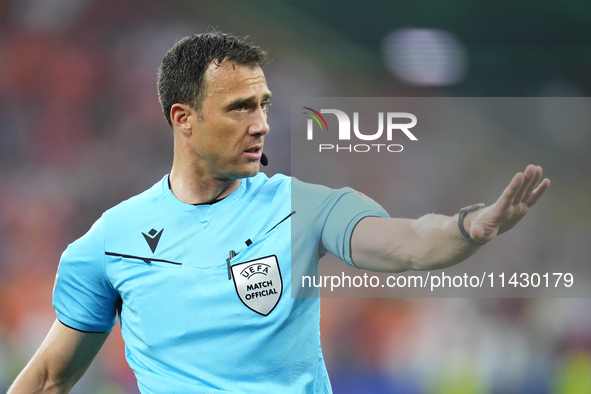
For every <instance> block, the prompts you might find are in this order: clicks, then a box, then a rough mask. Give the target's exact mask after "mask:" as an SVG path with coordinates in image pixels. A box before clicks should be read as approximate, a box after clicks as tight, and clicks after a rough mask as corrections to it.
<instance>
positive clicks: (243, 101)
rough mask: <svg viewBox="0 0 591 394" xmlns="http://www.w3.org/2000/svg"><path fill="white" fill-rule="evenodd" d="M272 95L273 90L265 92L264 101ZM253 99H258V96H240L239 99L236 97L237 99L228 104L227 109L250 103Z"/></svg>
mask: <svg viewBox="0 0 591 394" xmlns="http://www.w3.org/2000/svg"><path fill="white" fill-rule="evenodd" d="M271 96H272V93H271V92H269V93H265V94H264V95H263V101H268V100H270V99H271ZM253 101H256V96H250V97H247V98H239V99H236V100H234V101H232V102H230V103H229V104H228V105H226V108H227V109H232V108H235V107H238V106H240V105H243V104H250V103H252V102H253Z"/></svg>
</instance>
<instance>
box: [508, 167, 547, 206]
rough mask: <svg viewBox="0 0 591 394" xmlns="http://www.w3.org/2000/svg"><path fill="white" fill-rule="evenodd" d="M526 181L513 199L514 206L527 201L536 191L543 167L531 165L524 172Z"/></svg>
mask: <svg viewBox="0 0 591 394" xmlns="http://www.w3.org/2000/svg"><path fill="white" fill-rule="evenodd" d="M524 176H525V181H524V182H523V185H521V188H520V189H519V191H518V192H517V194H516V195H515V198H514V199H513V205H515V204H520V203H521V202H524V201H527V200H528V199H529V197H530V195H531V192H532V191H533V190H534V188H535V187H536V185H537V184H538V181H539V180H540V177H541V176H542V167H538V166H534V165H533V164H530V165H528V166H527V168H526V169H525V171H524Z"/></svg>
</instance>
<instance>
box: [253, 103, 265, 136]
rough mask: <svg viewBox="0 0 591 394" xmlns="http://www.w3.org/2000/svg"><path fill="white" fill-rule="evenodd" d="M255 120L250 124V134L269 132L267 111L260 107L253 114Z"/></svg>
mask: <svg viewBox="0 0 591 394" xmlns="http://www.w3.org/2000/svg"><path fill="white" fill-rule="evenodd" d="M252 116H253V122H252V124H251V126H250V130H249V132H250V134H262V135H265V134H267V133H268V132H269V130H270V128H269V123H267V112H266V111H265V110H264V109H262V108H259V109H257V110H256V111H255V112H254V113H253V114H252Z"/></svg>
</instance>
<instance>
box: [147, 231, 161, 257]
mask: <svg viewBox="0 0 591 394" xmlns="http://www.w3.org/2000/svg"><path fill="white" fill-rule="evenodd" d="M163 231H164V229H162V230H160V232H158V231H156V230H154V229H152V230H150V231H149V232H148V234H146V233H142V235H143V236H144V238H145V239H146V242H147V243H148V246H149V247H150V249H151V250H152V253H154V252H156V247H157V246H158V242H159V241H160V237H161V236H162V232H163Z"/></svg>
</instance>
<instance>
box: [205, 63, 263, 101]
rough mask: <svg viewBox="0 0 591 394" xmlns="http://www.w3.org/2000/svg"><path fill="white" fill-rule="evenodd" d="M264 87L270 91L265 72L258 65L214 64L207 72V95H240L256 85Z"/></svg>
mask: <svg viewBox="0 0 591 394" xmlns="http://www.w3.org/2000/svg"><path fill="white" fill-rule="evenodd" d="M261 84H262V85H264V87H265V90H267V91H268V88H267V81H266V79H265V74H264V73H263V70H262V69H261V67H260V66H258V65H256V64H255V65H241V64H235V63H232V62H229V61H224V62H222V63H221V64H217V63H216V62H212V63H210V64H209V66H208V67H207V70H206V71H205V86H206V95H208V96H210V95H215V94H217V93H224V94H227V93H232V92H235V93H238V92H239V91H240V90H242V89H248V88H250V87H252V86H254V85H261Z"/></svg>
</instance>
